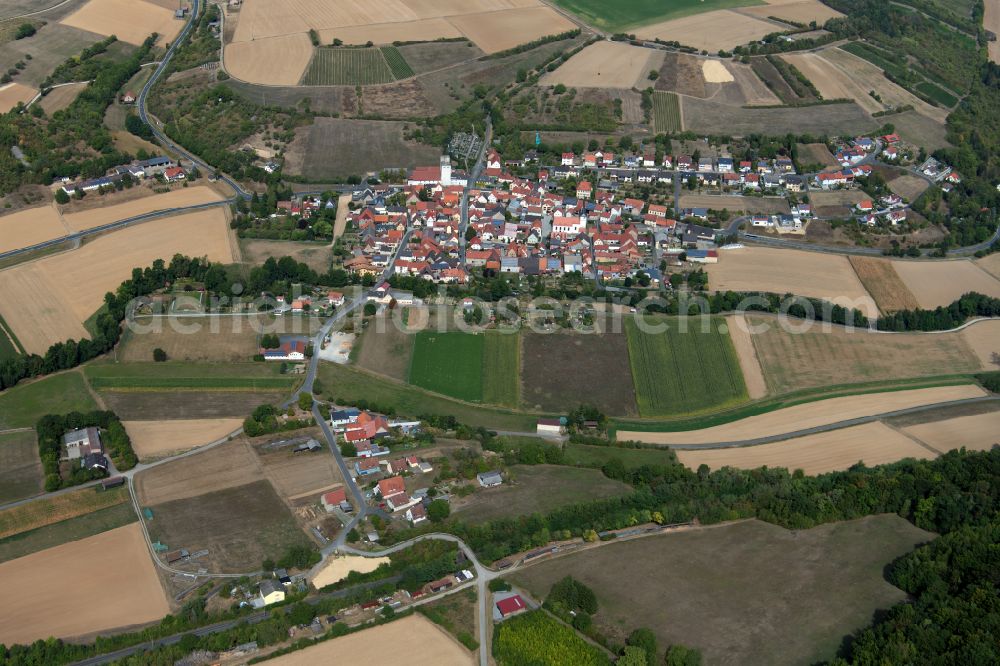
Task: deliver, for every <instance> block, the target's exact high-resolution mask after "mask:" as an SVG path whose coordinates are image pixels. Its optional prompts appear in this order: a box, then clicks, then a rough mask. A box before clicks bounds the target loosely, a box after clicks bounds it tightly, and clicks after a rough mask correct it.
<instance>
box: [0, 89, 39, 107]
mask: <svg viewBox="0 0 1000 666" xmlns="http://www.w3.org/2000/svg"><path fill="white" fill-rule="evenodd" d="M37 94H38V91H37V90H35V89H34V88H32V87H30V86H25V85H22V84H20V83H7V84H4V85H0V113H7V112H8V111H10V110H11V109H13V108H14V107H15V106H17V105H18V104H21V103H23V104H27V103H28V102H30V101H31V100H32V98H34V96H35V95H37Z"/></svg>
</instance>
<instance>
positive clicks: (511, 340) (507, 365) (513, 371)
mask: <svg viewBox="0 0 1000 666" xmlns="http://www.w3.org/2000/svg"><path fill="white" fill-rule="evenodd" d="M485 335H486V339H485V341H484V344H483V402H485V403H488V404H491V405H503V406H505V407H517V406H518V404H519V403H520V388H521V381H520V379H521V376H520V367H521V344H520V342H521V339H520V336H519V335H517V334H514V333H502V332H499V331H487V332H486V334H485Z"/></svg>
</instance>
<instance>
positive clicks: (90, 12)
mask: <svg viewBox="0 0 1000 666" xmlns="http://www.w3.org/2000/svg"><path fill="white" fill-rule="evenodd" d="M60 23H62V24H63V25H68V26H71V27H73V28H79V29H80V30H87V31H89V32H96V33H97V34H98V35H104V36H106V37H107V36H109V35H115V36H116V37H118V39H120V40H122V41H124V42H128V43H129V44H142V43H143V41H145V40H146V38H147V37H149V36H150V35H151V34H152V33H154V32H155V33H157V35H159V38H158V39H157V44H159V45H161V46H162V45H163V44H166V43H167V42H172V41H173V40H174V37H176V36H177V33H179V32H180V31H181V28H183V27H184V21H178V20H177V19H175V18H174V13H173V11H171V10H170V9H167V8H165V7H160V6H159V5H156V4H154V3H152V2H146V1H145V0H87V2H86V4H84V5H83V6H82V7H81V8H80V9H78V10H77V11H75V12H74V13H72V14H70V15H69V16H67V17H66V18H64V19H63V20H62V21H60Z"/></svg>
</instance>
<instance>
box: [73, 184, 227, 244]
mask: <svg viewBox="0 0 1000 666" xmlns="http://www.w3.org/2000/svg"><path fill="white" fill-rule="evenodd" d="M213 201H222V195H220V194H219V193H218V192H216V191H215V190H213V189H212V188H210V187H208V186H207V185H197V186H195V187H182V188H179V189H176V190H172V191H170V192H165V193H163V194H154V195H152V196H147V197H142V198H139V199H132V200H131V201H126V202H124V203H120V204H114V205H112V206H104V207H98V208H91V209H89V210H83V211H80V212H79V213H66V214H65V215H64V216H63V217H64V218H65V219H66V224H67V225H69V227H70V228H71V229H73V231H86V230H87V229H93V228H95V227H101V226H104V225H105V224H111V223H112V222H118V221H119V220H125V219H128V218H130V217H135V216H137V215H144V214H146V213H152V212H154V211H161V210H169V209H171V208H184V207H186V206H197V205H198V204H204V203H211V202H213ZM166 258H169V257H166Z"/></svg>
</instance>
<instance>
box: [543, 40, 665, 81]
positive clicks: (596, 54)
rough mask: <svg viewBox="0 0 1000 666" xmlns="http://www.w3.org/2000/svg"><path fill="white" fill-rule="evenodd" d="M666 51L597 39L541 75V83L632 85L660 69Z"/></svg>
mask: <svg viewBox="0 0 1000 666" xmlns="http://www.w3.org/2000/svg"><path fill="white" fill-rule="evenodd" d="M662 61H663V53H662V52H660V51H655V50H653V49H644V48H641V47H638V46H632V45H631V44H625V43H623V42H603V41H602V42H597V43H596V44H591V45H590V46H588V47H587V48H585V49H583V50H582V51H580V52H579V53H577V54H576V55H575V56H573V57H572V58H570V59H569V60H567V61H566V62H565V63H563V64H562V65H561V66H560V67H559V68H558V69H556V71H554V72H549V73H548V74H546V75H545V76H543V77H542V78H541V80H540V81H539V83H541V84H542V85H548V86H554V85H556V84H558V83H561V84H563V85H564V86H567V87H570V88H626V89H632V88H633V87H635V86H636V85H637V84H638V82H639V81H640V80H642V79H645V77H646V75H647V74H648V73H649V71H650V70H651V69H656V70H658V69H659V68H660V63H662Z"/></svg>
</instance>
